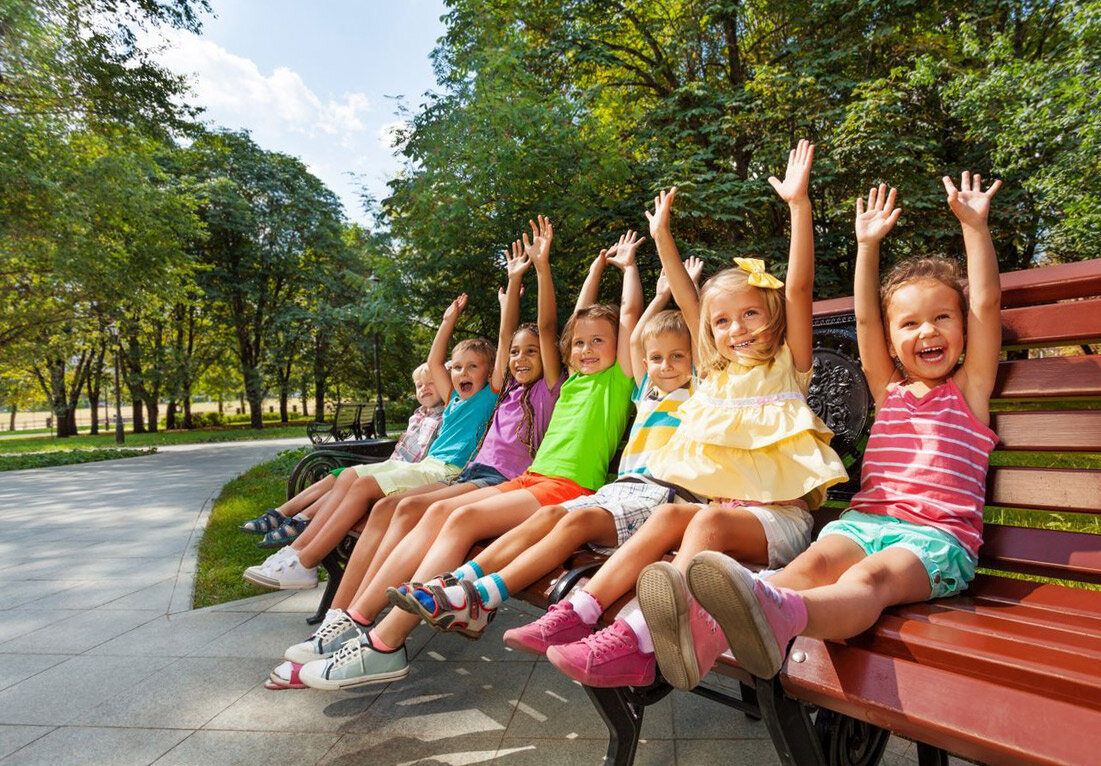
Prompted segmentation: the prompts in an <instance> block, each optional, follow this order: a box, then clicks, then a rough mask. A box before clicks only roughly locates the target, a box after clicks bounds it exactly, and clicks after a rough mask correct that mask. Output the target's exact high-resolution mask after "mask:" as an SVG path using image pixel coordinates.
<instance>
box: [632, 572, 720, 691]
mask: <svg viewBox="0 0 1101 766" xmlns="http://www.w3.org/2000/svg"><path fill="white" fill-rule="evenodd" d="M635 592H636V593H637V594H638V605H639V607H640V608H641V609H642V614H643V616H644V617H645V618H646V626H647V627H648V628H650V635H651V637H652V638H653V640H654V656H655V657H656V658H657V663H658V667H659V668H661V674H662V675H663V676H665V680H666V681H668V682H669V683H670V684H672V685H673V686H674V687H676V688H677V689H694V688H695V687H697V686H699V683H700V679H701V678H703V677H704V676H705V675H707V673H708V671H710V670H711V668H712V667H713V666H714V665H715V660H717V659H718V658H719V655H720V654H722V653H723V652H725V651H726V648H727V645H726V639H725V638H724V637H723V634H722V631H721V630H719V626H718V625H717V624H716V623H715V621H714V620H713V619H712V618H711V615H709V614H708V613H707V612H705V611H704V610H703V607H701V606H700V605H699V603H698V602H697V601H696V599H694V598H692V596H691V595H690V594H689V593H688V584H687V583H686V582H685V581H684V575H682V574H681V573H680V570H679V569H677V568H676V567H675V566H673V565H672V564H670V563H669V562H668V561H658V562H656V563H654V564H650V565H649V566H648V567H646V568H645V569H643V570H642V573H641V574H640V575H639V578H638V585H637V586H636V588H635Z"/></svg>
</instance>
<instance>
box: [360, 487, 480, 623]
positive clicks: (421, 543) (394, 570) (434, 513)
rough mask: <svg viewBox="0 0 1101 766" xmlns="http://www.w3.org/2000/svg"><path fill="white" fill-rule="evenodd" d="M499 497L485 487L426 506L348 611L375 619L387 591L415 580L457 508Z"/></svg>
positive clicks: (367, 581) (385, 602)
mask: <svg viewBox="0 0 1101 766" xmlns="http://www.w3.org/2000/svg"><path fill="white" fill-rule="evenodd" d="M500 494H501V493H500V492H498V491H497V490H496V489H494V488H493V487H486V488H484V489H476V490H474V491H473V492H468V493H467V494H465V495H460V496H458V497H451V498H446V499H444V500H437V501H436V502H434V503H432V504H431V505H429V506H428V508H427V509H425V512H424V514H423V515H422V516H421V519H420V520H419V521H418V522H417V523H416V525H415V526H414V527H413V528H412V529H411V530H410V532H409V533H408V534H407V535H406V536H405V537H404V538H403V539H402V540H400V541H399V542H398V543H397V545H395V547H394V550H393V551H391V553H390V555H389V556H386V557H385V559H384V560H383V562H382V563H381V564H380V565H379V568H378V570H377V571H376V572H375V574H374V576H372V577H371V578H370V579H365V580H362V581H361V582H360V584H359V588H358V589H357V590H356V595H355V598H354V599H353V601H352V606H351V608H352V609H354V610H355V612H356V613H357V614H360V615H362V616H364V617H367V618H374V616H375V615H377V614H378V613H379V612H380V611H382V610H383V608H385V607H386V605H387V603H388V602H387V600H386V589H387V588H388V587H391V586H396V585H398V584H399V583H401V582H402V581H404V580H408V579H415V577H414V573H415V572H417V571H418V567H419V566H420V564H421V562H422V561H423V560H424V557H425V554H426V553H428V550H429V549H430V548H431V547H432V544H433V543H434V542H435V540H436V537H437V536H438V535H439V533H440V530H441V529H442V528H443V526H444V523H445V522H446V521H447V518H448V517H449V516H450V515H451V513H452V512H453V511H454V510H455V509H456V508H459V507H461V506H462V505H463V504H464V503H469V502H474V501H478V500H481V499H485V498H489V497H496V496H499V495H500ZM376 558H377V557H376ZM460 563H462V562H460ZM436 574H439V572H433V573H432V574H430V575H428V577H431V576H433V575H436Z"/></svg>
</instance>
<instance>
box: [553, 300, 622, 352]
mask: <svg viewBox="0 0 1101 766" xmlns="http://www.w3.org/2000/svg"><path fill="white" fill-rule="evenodd" d="M581 319H597V320H603V321H605V322H607V323H608V324H610V325H611V326H612V332H613V333H618V332H619V308H617V307H616V306H611V305H608V304H606V303H596V304H593V305H592V306H586V307H585V308H583V309H578V310H577V311H575V312H573V315H572V316H570V318H569V319H567V320H566V326H565V327H563V328H562V336H561V337H560V338H559V340H558V352H559V353H560V354H562V361H563V362H565V363H566V364H569V362H570V357H571V351H572V349H573V328H574V327H575V326H576V325H577V322H578V321H579V320H581Z"/></svg>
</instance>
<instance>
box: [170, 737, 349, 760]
mask: <svg viewBox="0 0 1101 766" xmlns="http://www.w3.org/2000/svg"><path fill="white" fill-rule="evenodd" d="M337 739H338V738H337V737H336V736H335V735H329V734H275V733H272V732H262V733H261V732H252V731H197V732H195V733H194V734H192V735H191V736H189V737H188V738H187V739H185V740H184V741H183V742H181V743H180V744H178V745H176V747H174V748H173V749H172V750H169V751H168V752H167V753H166V754H165V755H164V756H162V757H161V758H160V759H159V760H158V761H157V766H195V764H200V763H201V764H218V765H219V766H256V764H264V766H283V764H285V765H286V766H302V765H303V764H312V763H317V761H319V760H320V759H321V758H323V757H324V756H325V754H326V753H327V752H328V751H329V750H330V749H331V748H332V746H333V745H334V744H335V743H336V741H337Z"/></svg>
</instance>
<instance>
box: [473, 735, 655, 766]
mask: <svg viewBox="0 0 1101 766" xmlns="http://www.w3.org/2000/svg"><path fill="white" fill-rule="evenodd" d="M607 747H608V743H607V741H606V739H605V740H595V739H573V740H562V739H538V738H534V737H531V738H528V739H526V740H524V741H523V742H521V741H520V740H513V739H510V738H508V737H506V738H505V740H504V742H502V743H501V749H500V751H498V754H497V758H498V759H499V760H500V762H501V764H502V766H504V764H508V766H513V765H514V764H515V766H547V764H554V766H559V764H561V765H562V766H592V765H593V764H599V763H602V762H603V758H604V753H605V751H606V750H607ZM674 757H675V756H674V742H673V741H672V740H668V739H664V740H649V741H647V742H642V743H639V746H638V750H637V751H636V753H635V762H634V763H635V766H669V765H670V764H672V763H673V762H674V760H673V759H674ZM495 762H496V761H495Z"/></svg>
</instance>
